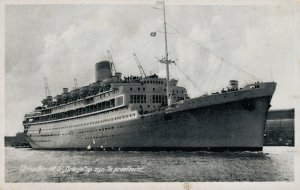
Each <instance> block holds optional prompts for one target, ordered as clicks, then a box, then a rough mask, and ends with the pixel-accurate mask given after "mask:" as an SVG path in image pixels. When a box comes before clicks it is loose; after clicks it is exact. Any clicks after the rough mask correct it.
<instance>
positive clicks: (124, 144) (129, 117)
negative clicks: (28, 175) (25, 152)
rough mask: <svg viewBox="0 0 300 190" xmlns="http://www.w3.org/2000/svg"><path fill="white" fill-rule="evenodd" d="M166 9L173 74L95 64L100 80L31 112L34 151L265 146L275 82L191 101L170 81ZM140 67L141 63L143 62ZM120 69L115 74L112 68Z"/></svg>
mask: <svg viewBox="0 0 300 190" xmlns="http://www.w3.org/2000/svg"><path fill="white" fill-rule="evenodd" d="M162 10H163V14H164V37H165V57H164V58H163V59H161V60H160V62H161V63H163V64H165V65H166V72H167V73H166V78H160V77H159V76H158V75H156V74H154V75H150V76H146V75H142V77H140V76H130V77H122V74H121V73H120V72H116V71H115V69H114V65H113V61H112V59H109V60H104V61H101V62H98V63H96V66H95V69H96V71H95V75H96V81H95V82H94V83H92V84H90V85H87V86H83V87H81V88H76V89H74V90H71V91H68V88H64V89H63V93H62V94H60V95H57V96H55V97H52V96H47V97H46V98H45V99H44V100H42V104H43V105H42V106H38V107H36V108H35V110H34V111H33V112H32V113H29V114H25V118H24V121H23V125H24V133H25V134H26V138H27V140H28V142H29V143H30V145H31V147H32V148H34V149H91V150H202V149H205V150H250V151H257V150H262V148H263V141H264V129H265V123H266V117H267V113H268V110H269V108H270V101H271V98H272V96H273V93H274V91H275V88H276V83H275V82H266V83H264V82H255V83H253V84H249V85H245V86H244V87H242V88H240V87H239V86H238V81H237V80H230V81H229V86H228V88H227V90H222V91H221V92H217V93H212V94H209V95H203V96H199V97H196V98H190V97H189V96H188V94H187V90H186V89H185V88H184V87H180V86H178V85H177V83H178V81H177V80H175V79H169V65H170V64H171V63H172V61H171V60H170V59H169V57H168V43H167V29H166V19H165V5H164V3H163V8H162ZM139 68H141V67H139ZM113 71H114V72H113Z"/></svg>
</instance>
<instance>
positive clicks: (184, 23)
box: [6, 6, 300, 134]
mask: <svg viewBox="0 0 300 190" xmlns="http://www.w3.org/2000/svg"><path fill="white" fill-rule="evenodd" d="M287 9H288V8H287ZM26 10H27V11H24V7H21V6H16V7H12V8H11V9H9V11H8V13H6V14H8V16H7V17H6V18H8V21H7V22H6V33H7V35H6V42H7V44H6V68H7V70H6V111H7V118H6V121H7V124H6V125H7V127H6V129H7V130H6V134H14V133H15V132H16V131H20V129H21V128H22V127H21V121H22V118H23V115H24V113H26V112H28V111H30V110H31V109H33V108H34V107H36V106H37V105H38V104H39V103H40V100H41V99H42V98H43V97H44V85H43V77H45V76H46V77H47V78H48V83H49V86H50V90H51V94H52V95H53V96H55V95H56V94H59V93H61V92H62V88H63V87H69V88H72V87H73V86H74V84H73V79H74V78H77V81H78V84H79V86H83V85H87V84H89V83H92V82H94V64H95V63H96V62H98V61H100V60H103V59H106V54H107V50H110V51H111V52H112V55H113V59H114V61H115V63H116V67H117V70H118V71H121V72H122V73H123V75H126V76H128V75H131V74H136V75H138V74H139V72H138V68H137V66H136V63H135V61H134V59H133V57H132V53H136V54H137V55H138V57H139V59H140V61H141V64H142V65H143V67H144V69H145V71H146V73H147V74H148V73H150V71H151V73H154V72H155V73H158V74H159V75H160V76H161V77H165V66H164V65H161V64H159V63H156V62H157V60H156V58H155V57H158V58H161V57H162V56H163V54H164V46H163V45H164V43H163V42H164V41H163V34H162V33H160V32H161V31H162V20H161V18H162V15H161V13H160V12H155V11H154V10H152V9H151V8H149V7H146V6H61V7H60V8H58V7H55V6H54V7H53V6H43V7H38V6H32V7H30V6H29V7H26ZM30 10H34V11H30ZM280 11H281V13H282V11H283V10H280ZM46 13H47V14H46ZM284 13H285V14H278V8H276V7H268V8H260V7H257V8H253V7H240V8H239V9H237V8H236V7H201V6H199V7H198V6H194V7H189V6H184V7H177V6H174V7H172V6H171V7H170V8H168V14H167V18H168V21H169V25H168V31H169V32H170V33H172V34H170V35H169V36H168V40H169V51H170V52H169V53H170V57H171V58H172V59H173V60H176V62H177V63H176V64H177V66H176V65H172V67H171V77H173V78H177V79H179V85H182V86H185V87H186V88H187V89H188V92H189V93H190V95H191V96H192V97H194V96H198V95H200V94H203V91H207V92H212V91H215V90H220V89H221V88H223V87H225V86H227V85H228V81H229V80H230V79H238V80H239V81H240V82H241V85H242V84H245V83H248V82H252V81H253V79H251V77H250V76H249V75H248V74H246V73H244V72H241V71H239V70H237V69H235V68H234V67H232V66H230V64H234V65H237V66H238V67H240V68H242V69H243V70H245V71H247V72H249V73H254V74H255V75H257V76H258V77H259V78H261V79H263V80H271V74H270V73H271V72H270V69H271V66H272V69H273V79H274V80H275V81H276V82H278V89H277V91H276V93H275V96H274V99H273V104H274V105H275V107H277V108H284V107H292V106H293V99H291V98H290V97H291V96H292V95H293V94H296V88H293V87H292V88H291V85H295V86H296V85H297V84H296V83H295V79H293V78H292V77H287V74H286V73H291V74H290V75H291V76H293V75H295V74H294V72H295V70H296V69H294V68H295V64H297V63H298V62H299V60H300V59H299V55H298V54H297V53H298V52H300V49H299V47H300V43H299V41H297V39H298V38H297V36H298V34H299V33H300V29H299V26H300V23H299V20H300V19H299V18H300V17H299V13H297V12H293V11H291V10H289V9H288V11H285V12H284ZM49 15H51V17H49ZM24 16H26V20H24V21H23V22H20V21H22V18H23V17H24ZM9 18H11V19H9ZM62 18H63V19H62ZM19 23H22V24H19ZM171 26H172V27H171ZM172 28H176V29H177V32H176V31H175V30H174V29H172ZM20 31H21V32H20ZM153 31H158V33H157V36H156V37H155V38H153V37H151V36H150V35H149V34H150V32H153ZM178 31H179V32H180V33H178ZM33 34H34V35H33ZM201 46H204V47H206V48H208V49H209V50H210V51H207V50H205V49H203V48H202V47H201ZM215 54H217V55H219V56H220V57H223V58H224V60H225V61H226V62H229V63H230V64H226V63H222V59H221V58H218V57H216V56H215ZM221 63H222V64H221ZM220 65H221V66H220ZM179 68H181V69H179ZM190 80H191V81H193V82H191V81H190ZM200 89H201V90H200ZM14 118H15V119H14Z"/></svg>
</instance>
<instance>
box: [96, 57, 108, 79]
mask: <svg viewBox="0 0 300 190" xmlns="http://www.w3.org/2000/svg"><path fill="white" fill-rule="evenodd" d="M95 71H96V72H95V74H96V75H95V76H96V82H98V81H103V80H104V79H107V78H110V77H112V70H111V63H110V62H109V61H101V62H98V63H96V65H95Z"/></svg>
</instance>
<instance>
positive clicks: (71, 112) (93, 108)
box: [33, 99, 115, 122]
mask: <svg viewBox="0 0 300 190" xmlns="http://www.w3.org/2000/svg"><path fill="white" fill-rule="evenodd" d="M113 107H115V99H111V100H108V101H105V102H100V103H98V104H94V105H90V106H86V107H84V108H78V109H75V110H69V111H67V112H61V113H55V114H51V115H46V116H41V117H35V118H33V122H41V121H51V120H56V119H63V118H68V117H73V116H78V115H83V114H87V113H92V112H95V111H101V110H105V109H109V108H113Z"/></svg>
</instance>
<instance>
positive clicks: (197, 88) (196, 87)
mask: <svg viewBox="0 0 300 190" xmlns="http://www.w3.org/2000/svg"><path fill="white" fill-rule="evenodd" d="M176 66H177V68H178V70H179V71H180V72H182V73H183V75H184V76H185V77H186V78H187V79H188V80H189V81H190V82H191V84H192V85H193V86H194V87H195V89H196V90H198V92H202V93H204V91H203V90H202V89H201V87H198V86H197V85H196V84H195V83H194V82H193V81H192V80H191V78H190V77H189V76H188V75H187V74H186V73H185V72H184V71H183V70H182V69H181V68H180V67H179V65H178V64H176ZM199 89H200V91H199Z"/></svg>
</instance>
